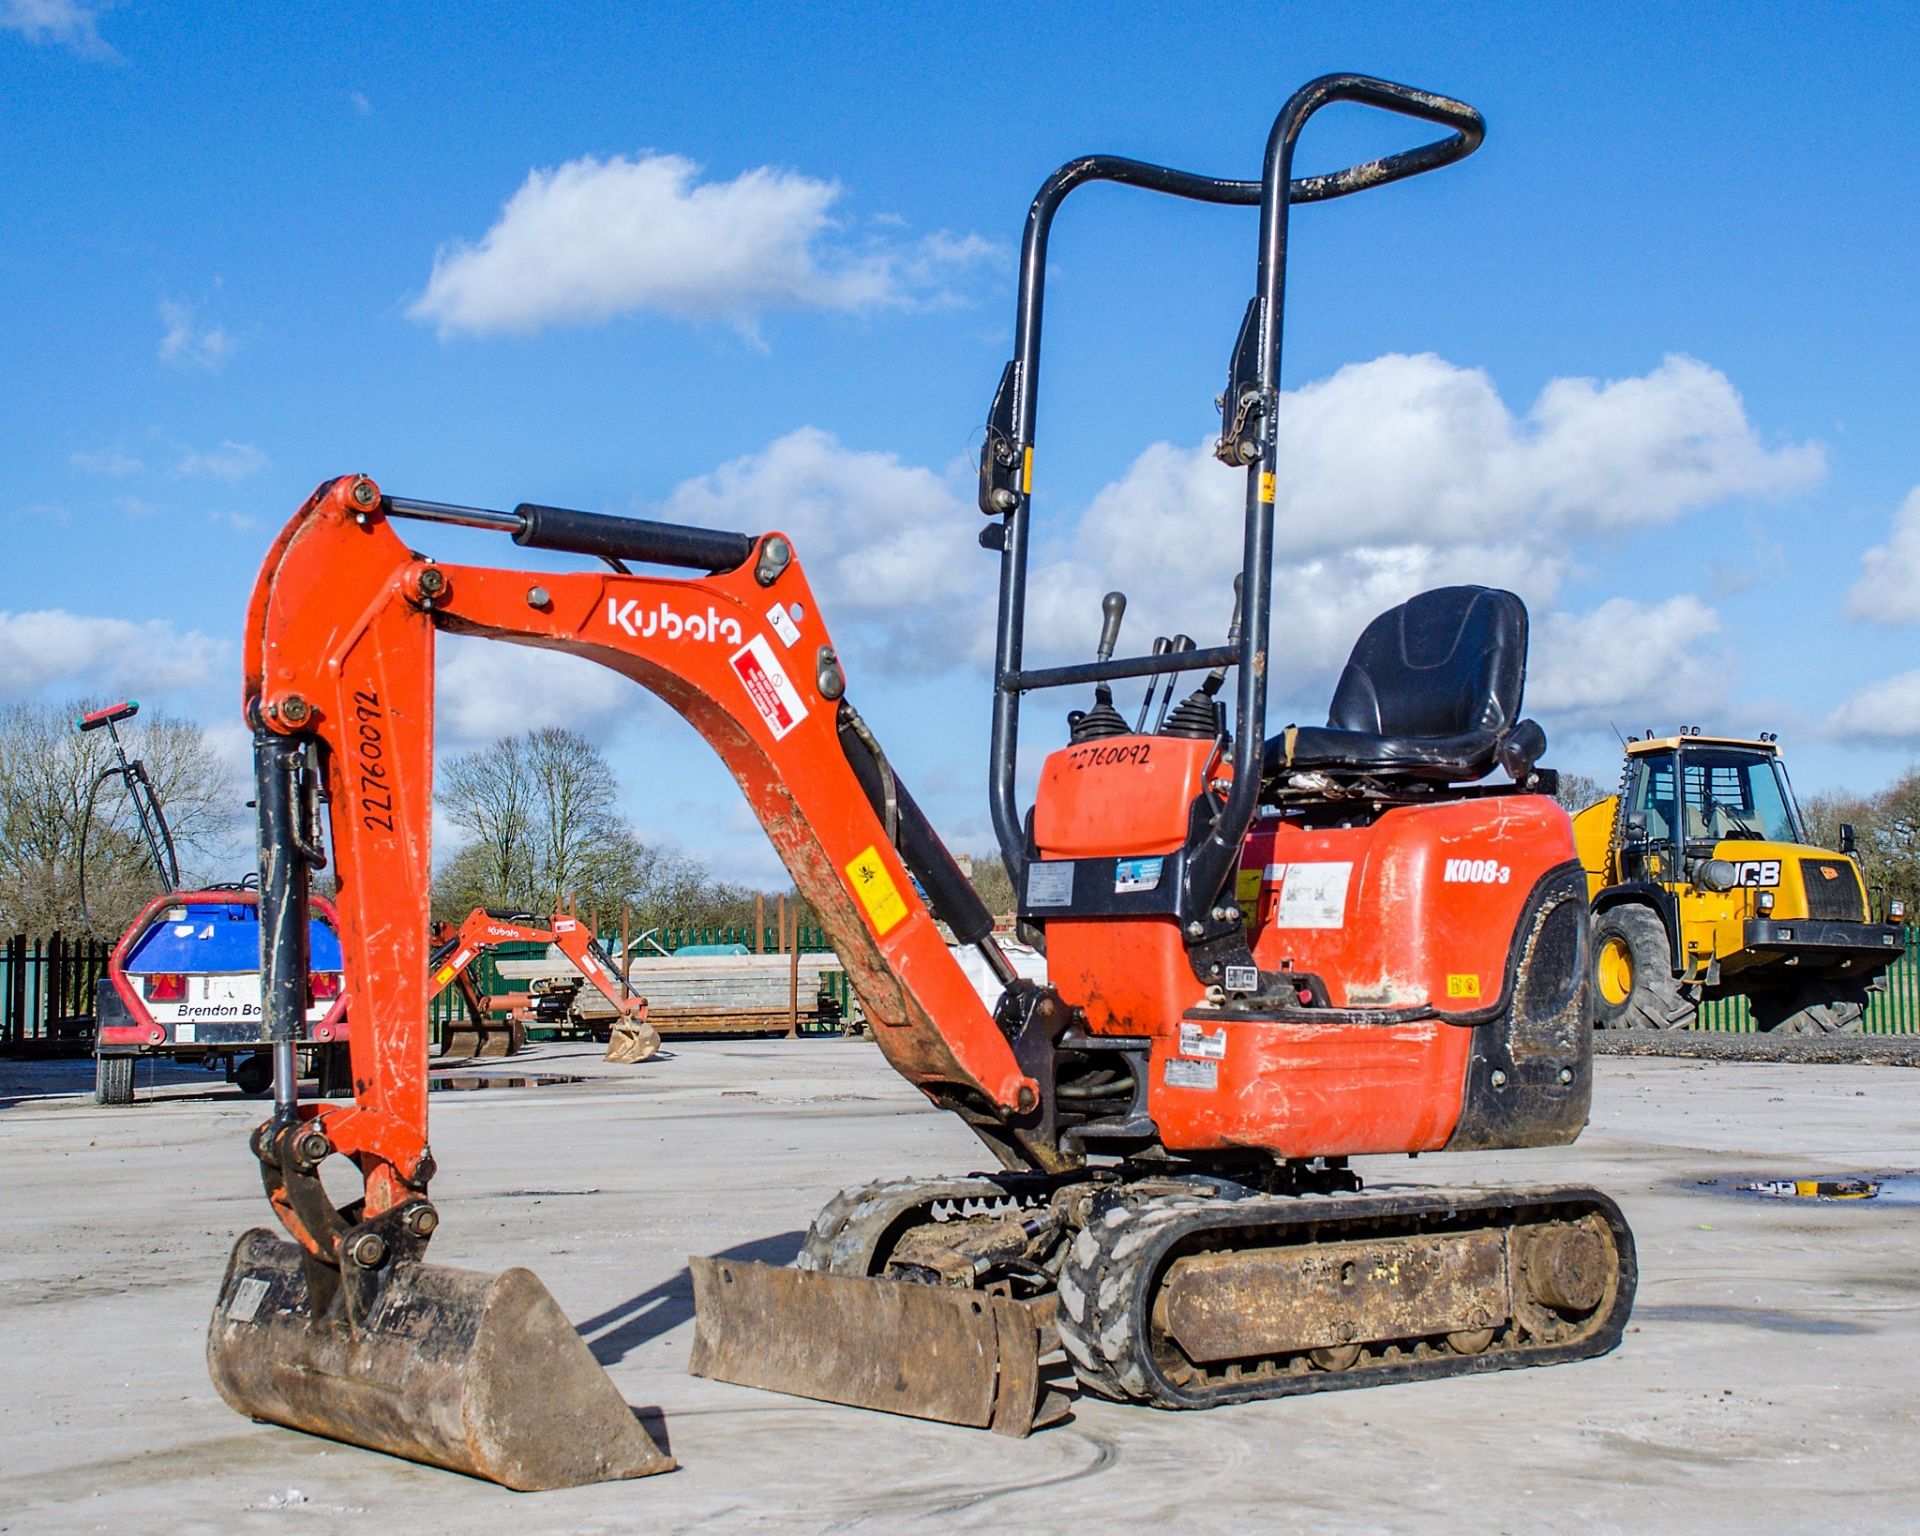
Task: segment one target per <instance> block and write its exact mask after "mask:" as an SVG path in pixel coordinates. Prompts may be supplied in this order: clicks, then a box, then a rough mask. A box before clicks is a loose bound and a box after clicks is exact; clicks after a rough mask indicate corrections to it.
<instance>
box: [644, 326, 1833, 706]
mask: <svg viewBox="0 0 1920 1536" xmlns="http://www.w3.org/2000/svg"><path fill="white" fill-rule="evenodd" d="M1282 420H1283V423H1284V425H1283V428H1282V435H1283V446H1282V455H1281V461H1282V464H1283V465H1284V466H1285V467H1286V468H1285V473H1284V477H1283V489H1282V492H1281V497H1280V501H1279V504H1278V507H1277V523H1278V533H1277V542H1278V545H1279V557H1278V559H1277V561H1276V569H1275V596H1274V609H1273V676H1272V694H1273V698H1274V708H1275V711H1276V714H1277V715H1283V714H1285V713H1286V712H1287V711H1288V710H1289V709H1293V710H1297V711H1298V718H1301V719H1309V718H1315V717H1316V713H1317V711H1319V710H1320V709H1323V708H1324V702H1325V699H1326V697H1327V692H1328V689H1329V687H1330V686H1331V681H1332V678H1333V677H1334V675H1335V674H1336V673H1337V672H1338V669H1339V667H1340V665H1341V663H1342V662H1343V661H1344V659H1345V658H1346V655H1347V653H1348V651H1349V649H1350V648H1351V646H1352V644H1353V641H1354V638H1355V636H1357V635H1358V634H1359V632H1360V630H1361V629H1362V628H1363V627H1364V626H1365V625H1366V623H1367V621H1368V620H1369V619H1371V618H1372V617H1374V615H1376V614H1378V613H1380V612H1382V611H1383V610H1385V609H1386V608H1389V607H1391V606H1392V605H1393V604H1395V603H1398V602H1402V601H1404V600H1405V599H1406V598H1408V597H1410V596H1412V595H1413V594H1414V593H1416V592H1419V591H1423V590H1426V589H1427V588H1430V587H1435V586H1445V585H1451V584H1456V583H1483V584H1487V585H1492V586H1499V587H1506V588H1508V589H1510V590H1512V591H1515V592H1518V593H1519V594H1520V595H1521V596H1522V597H1523V598H1524V599H1526V601H1527V602H1528V604H1529V606H1530V608H1531V609H1532V611H1533V614H1534V624H1535V630H1534V633H1535V644H1536V655H1535V662H1534V673H1533V685H1532V688H1531V691H1530V694H1529V708H1530V709H1538V710H1540V711H1542V712H1543V713H1546V714H1549V715H1550V716H1553V717H1554V718H1555V720H1556V721H1557V722H1559V723H1561V724H1568V723H1600V724H1604V720H1605V718H1606V716H1607V712H1608V711H1611V710H1616V709H1617V710H1620V711H1622V712H1627V713H1645V714H1651V715H1654V716H1657V717H1659V718H1667V717H1670V716H1673V715H1686V714H1706V713H1711V710H1712V707H1713V706H1714V705H1715V704H1717V703H1719V702H1721V701H1723V700H1724V698H1725V696H1726V683H1725V679H1726V678H1727V677H1728V676H1730V675H1731V671H1732V668H1731V665H1730V663H1729V662H1728V659H1727V658H1726V656H1725V655H1724V653H1723V650H1722V649H1721V647H1720V646H1719V645H1718V643H1717V639H1716V637H1717V636H1718V633H1719V623H1720V621H1719V618H1718V616H1717V615H1716V614H1715V612H1714V610H1713V609H1712V608H1711V607H1710V606H1708V604H1707V603H1706V602H1704V601H1703V600H1702V599H1700V598H1698V597H1694V596H1679V597H1671V598H1668V599H1666V600H1665V601H1653V602H1646V601H1628V600H1626V599H1614V600H1612V601H1606V602H1601V603H1600V604H1599V605H1598V606H1597V607H1595V608H1593V609H1592V610H1591V611H1588V612H1585V613H1581V614H1578V615H1576V614H1573V613H1567V612H1562V611H1559V609H1558V607H1557V605H1558V604H1559V603H1560V602H1561V600H1562V597H1563V588H1564V587H1565V585H1566V582H1567V580H1568V577H1569V574H1570V572H1571V571H1572V569H1573V566H1574V562H1575V559H1576V551H1577V549H1578V544H1579V540H1580V538H1581V537H1582V536H1583V535H1586V534H1590V533H1600V534H1608V533H1615V532H1618V531H1620V530H1622V529H1625V528H1631V527H1632V526H1633V525H1635V524H1639V523H1645V522H1652V521H1667V520H1672V519H1674V518H1677V517H1680V516H1682V515H1684V514H1685V513H1686V512H1688V511H1690V510H1693V509H1695V508H1698V507H1702V506H1705V505H1708V504H1711V503H1713V502H1715V501H1718V500H1722V499H1726V498H1730V497H1737V496H1756V495H1773V494H1783V493H1785V492H1787V491H1789V490H1791V489H1793V488H1795V487H1797V486H1800V485H1803V484H1805V483H1806V482H1807V481H1808V480H1810V479H1811V478H1813V477H1815V476H1817V475H1818V474H1819V473H1820V470H1821V456H1820V452H1819V450H1818V449H1817V448H1814V447H1809V446H1788V447H1784V448H1778V449H1771V448H1768V447H1767V446H1765V445H1764V444H1763V443H1762V442H1761V441H1760V439H1759V437H1758V434H1757V433H1756V432H1755V431H1754V429H1753V428H1752V426H1751V424H1750V423H1749V422H1748V421H1747V419H1746V416H1745V413H1744V410H1743V409H1742V407H1741V405H1740V402H1739V396H1738V395H1737V393H1736V392H1735V391H1734V389H1733V387H1732V385H1731V384H1730V383H1729V382H1728V381H1727V379H1726V378H1725V377H1724V376H1723V375H1721V374H1719V373H1717V372H1716V371H1715V370H1713V369H1711V368H1709V367H1707V366H1706V365H1704V364H1702V363H1698V362H1694V361H1692V360H1691V359H1686V358H1669V359H1668V360H1666V361H1665V362H1663V363H1662V364H1661V365H1660V366H1659V367H1658V368H1655V369H1654V370H1652V371H1651V372H1650V373H1648V374H1647V375H1645V376H1643V377H1640V378H1635V379H1627V380H1622V381H1617V382H1613V383H1609V384H1605V385H1599V384H1594V383H1592V382H1591V381H1586V380H1557V381H1555V382H1554V383H1552V384H1550V385H1549V386H1548V387H1547V388H1546V389H1545V390H1544V391H1542V393H1541V396H1540V399H1539V401H1538V402H1536V403H1535V405H1534V406H1533V408H1532V409H1531V410H1530V411H1528V412H1527V413H1526V414H1525V415H1524V416H1516V415H1515V413H1514V412H1512V411H1511V410H1509V409H1508V407H1507V406H1506V405H1505V403H1504V402H1503V401H1502V400H1501V399H1500V397H1499V395H1498V393H1497V392H1496V391H1495V390H1494V388H1493V386H1492V384H1491V382H1490V381H1489V380H1488V378H1487V377H1486V375H1485V374H1483V373H1481V372H1478V371H1474V370H1468V369H1462V368H1456V367H1453V366H1452V365H1450V364H1448V363H1446V362H1444V361H1443V360H1441V359H1439V358H1436V357H1431V356H1427V357H1417V358H1415V357H1400V356H1389V357H1383V358H1380V359H1377V360H1376V361H1374V362H1372V363H1367V364H1359V365H1355V366H1352V367H1349V368H1344V369H1342V370H1341V371H1340V372H1339V373H1337V374H1335V375H1333V376H1332V377H1331V378H1329V379H1325V380H1321V381H1318V382H1315V383H1312V384H1308V385H1305V386H1303V387H1302V388H1301V389H1299V390H1297V391H1294V392H1292V393H1290V394H1289V395H1288V396H1287V398H1286V400H1285V402H1284V404H1283V409H1282ZM1244 485H1245V478H1244V475H1243V473H1241V472H1237V471H1233V470H1229V469H1227V468H1225V467H1223V466H1221V465H1220V464H1218V463H1217V462H1215V461H1214V459H1213V458H1212V456H1211V453H1210V451H1209V448H1208V447H1206V446H1202V447H1200V448H1196V449H1180V448H1175V447H1173V446H1171V445H1169V444H1166V443H1158V444H1154V445H1153V446H1151V447H1149V448H1148V449H1146V450H1145V451H1144V452H1142V453H1141V454H1140V455H1139V456H1138V457H1137V458H1136V459H1135V460H1134V462H1133V464H1132V465H1131V466H1130V467H1129V468H1128V469H1127V471H1126V472H1125V473H1124V474H1123V475H1122V476H1121V477H1120V478H1119V479H1118V480H1116V481H1115V482H1113V483H1112V484H1110V485H1108V486H1107V487H1106V488H1105V489H1104V490H1102V491H1101V492H1100V493H1099V494H1098V495H1096V496H1095V497H1094V499H1093V501H1092V502H1091V503H1090V505H1089V506H1088V507H1087V509H1086V511H1085V512H1084V514H1083V515H1082V516H1081V517H1080V518H1079V519H1078V521H1077V523H1073V522H1069V523H1067V524H1066V526H1064V527H1062V528H1061V529H1060V531H1059V532H1058V533H1057V534H1056V535H1054V536H1052V537H1048V533H1049V530H1048V527H1047V517H1046V508H1045V507H1044V505H1043V507H1042V509H1041V515H1040V519H1039V523H1038V528H1037V535H1036V547H1035V551H1034V555H1033V559H1032V562H1031V569H1030V577H1029V608H1028V624H1027V635H1028V655H1027V660H1028V662H1029V664H1034V665H1041V664H1046V663H1047V662H1050V661H1056V660H1065V659H1070V658H1079V657H1084V656H1086V655H1088V654H1089V653H1090V652H1091V651H1092V649H1093V645H1094V641H1095V639H1096V637H1097V635H1098V633H1099V628H1100V598H1101V595H1102V594H1103V593H1104V592H1106V591H1107V590H1109V589H1110V588H1114V587H1119V588H1122V589H1124V590H1125V591H1126V592H1127V594H1128V596H1129V599H1130V606H1129V611H1128V617H1127V624H1126V632H1125V636H1124V638H1123V641H1122V645H1123V647H1124V648H1125V649H1128V650H1133V651H1144V650H1145V649H1147V647H1148V645H1149V643H1150V641H1151V639H1152V637H1153V636H1154V635H1155V634H1172V633H1175V632H1185V633H1187V634H1189V635H1192V636H1193V637H1194V638H1195V639H1196V640H1197V641H1198V643H1200V644H1201V645H1213V644H1218V643H1219V642H1220V641H1221V640H1222V639H1224V637H1225V635H1224V632H1225V627H1226V620H1227V614H1228V610H1229V607H1230V603H1231V598H1230V595H1229V594H1230V584H1231V581H1232V577H1233V574H1234V573H1235V571H1236V570H1237V569H1238V567H1239V561H1240V535H1239V529H1240V515H1241V497H1242V496H1243V494H1244ZM970 489H971V486H970V484H969V485H968V486H966V487H960V486H959V485H958V484H957V481H956V480H955V479H950V478H948V477H945V476H942V475H940V474H937V473H935V472H934V471H932V470H929V469H925V468H920V467H917V466H914V465H910V464H906V463H903V462H901V461H900V460H899V459H898V458H896V457H895V456H893V455H890V454H882V453H868V452H860V451H856V450H853V449H849V448H847V447H845V446H843V445H842V444H841V443H839V442H838V441H837V440H836V439H834V438H833V437H832V436H830V435H828V434H827V433H824V432H821V431H818V430H816V429H812V428H807V429H803V430H801V431H797V432H793V433H790V434H788V435H787V436H786V437H783V438H781V439H779V440H778V441H776V442H774V443H772V444H770V445H769V446H768V447H767V448H765V449H763V450H762V451H760V452H759V453H756V454H751V455H748V456H747V457H745V458H742V459H738V460H735V461H734V462H732V463H730V464H727V465H724V466H722V467H721V468H720V469H718V470H716V471H714V472H713V473H712V474H709V475H705V476H702V477H700V478H698V479H696V480H692V481H688V482H687V483H685V484H683V485H682V486H680V487H679V488H678V489H677V490H675V491H674V493H673V494H672V495H671V496H670V497H669V498H668V499H667V501H666V503H665V505H664V506H663V507H661V508H659V509H658V512H659V515H660V516H663V517H666V518H668V519H671V520H673V521H680V522H689V523H695V524H702V525H705V526H710V527H728V528H738V529H741V530H743V531H745V532H749V533H761V532H764V531H767V530H769V529H772V528H780V529H783V530H784V531H786V532H787V533H789V534H791V535H792V536H793V538H794V541H795V544H796V547H797V548H798V550H799V552H800V555H801V558H802V561H803V562H804V564H805V566H806V569H807V571H808V574H809V577H810V579H811V580H812V581H813V583H814V586H815V589H816V591H817V592H818V593H819V596H820V600H821V603H822V605H823V607H824V609H825V614H826V619H827V623H828V625H829V626H830V627H831V628H832V630H833V632H834V633H835V635H836V637H837V638H838V642H839V643H840V645H841V647H842V649H843V651H845V652H846V654H847V658H848V662H849V667H850V669H851V671H852V674H853V676H854V677H855V679H856V680H857V678H858V677H859V676H860V675H861V674H862V673H863V672H873V671H881V672H892V673H901V674H909V675H911V674H916V673H917V674H923V675H924V674H930V673H937V672H940V671H944V670H947V669H950V668H952V667H955V666H964V667H971V668H977V667H981V666H984V665H985V664H986V662H987V660H988V658H989V656H990V653H991V647H992V642H993V606H994V600H993V592H994V584H995V579H996V575H997V569H998V567H997V562H996V561H995V560H994V559H993V558H992V557H991V556H989V555H987V554H985V553H983V552H982V551H981V550H980V549H979V548H978V546H977V544H976V542H975V535H976V533H977V530H978V528H979V526H980V521H981V520H980V519H979V518H978V517H977V516H976V515H975V514H974V512H973V510H972V506H971V498H970V496H969V495H967V494H966V493H967V491H969V490H970ZM1136 686H1137V685H1136ZM1129 691H1133V690H1129Z"/></svg>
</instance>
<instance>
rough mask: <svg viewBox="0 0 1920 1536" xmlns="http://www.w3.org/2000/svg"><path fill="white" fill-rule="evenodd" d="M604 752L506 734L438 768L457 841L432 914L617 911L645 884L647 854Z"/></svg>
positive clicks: (566, 734)
mask: <svg viewBox="0 0 1920 1536" xmlns="http://www.w3.org/2000/svg"><path fill="white" fill-rule="evenodd" d="M618 794H619V783H618V780H617V779H616V778H615V776H614V772H613V766H612V764H610V763H609V762H608V761H607V759H606V756H605V754H604V753H602V752H601V751H600V749H599V748H598V747H596V746H594V745H593V743H592V742H590V741H588V740H587V739H586V738H585V737H584V736H582V735H580V734H579V733H578V732H576V731H568V730H562V729H555V728H549V729H546V730H539V731H533V732H531V733H529V734H528V735H526V736H507V737H503V738H502V739H501V740H499V741H496V742H495V743H493V745H492V746H490V747H484V748H482V749H481V750H480V751H478V752H471V753H468V754H467V755H466V756H464V757H458V758H455V759H454V760H453V761H452V762H450V763H448V764H447V765H446V767H445V768H444V769H443V770H442V771H441V775H440V788H439V800H440V804H441V806H442V807H443V808H444V809H445V811H446V813H447V816H448V818H449V819H450V820H451V821H452V822H453V824H454V825H455V826H457V827H458V828H460V830H461V831H462V832H464V833H466V834H467V839H468V840H467V841H466V843H465V844H464V845H463V846H462V847H461V848H460V849H459V851H458V852H457V853H456V854H455V855H454V857H453V858H452V859H450V860H449V861H448V862H447V864H446V865H445V866H444V867H443V869H442V871H441V873H440V876H439V878H438V879H437V880H436V881H435V891H434V898H435V899H434V909H435V911H436V913H438V914H439V915H441V916H444V917H457V916H459V915H460V914H461V913H463V912H465V911H467V910H470V909H471V908H472V907H474V906H497V907H517V908H522V909H524V910H526V911H530V912H541V913H547V912H554V911H558V910H560V909H561V908H563V907H565V906H567V905H568V904H569V903H572V904H575V905H577V906H579V907H580V908H582V909H583V910H597V911H600V912H603V913H605V912H617V911H618V910H619V909H620V907H621V905H622V904H623V903H628V902H631V901H633V900H634V898H635V896H636V893H637V892H639V891H640V890H641V889H642V887H643V886H644V884H645V881H646V870H647V859H648V851H647V850H646V849H644V848H643V847H642V846H641V844H640V841H639V839H638V838H636V837H635V836H634V835H633V831H632V829H631V828H629V827H628V826H627V825H626V823H625V822H624V821H623V820H622V819H621V817H620V814H619V810H618V807H617V804H616V801H617V799H618Z"/></svg>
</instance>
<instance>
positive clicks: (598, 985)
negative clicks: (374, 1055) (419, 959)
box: [429, 907, 660, 1061]
mask: <svg viewBox="0 0 1920 1536" xmlns="http://www.w3.org/2000/svg"><path fill="white" fill-rule="evenodd" d="M432 942H433V952H432V955H431V958H430V960H429V964H430V965H431V967H432V970H433V984H432V990H433V991H434V992H439V991H440V990H442V989H443V988H444V987H446V986H447V985H449V984H452V985H453V986H454V987H455V988H456V989H457V990H458V992H459V994H460V1000H461V1002H462V1004H463V1005H464V1007H465V1009H466V1014H467V1022H466V1025H465V1026H464V1027H462V1026H459V1025H455V1026H453V1027H452V1028H451V1029H449V1030H448V1032H447V1037H446V1039H445V1041H444V1042H443V1045H442V1053H443V1054H444V1055H446V1056H511V1055H514V1054H516V1053H517V1052H519V1051H520V1049H521V1048H522V1047H523V1046H524V1045H525V1044H526V1041H527V1018H526V1015H525V1014H524V1013H523V1012H522V1010H521V1007H520V1004H521V1002H522V1001H523V999H520V998H513V999H492V998H487V997H484V996H482V995H481V992H480V989H479V987H478V986H477V985H475V983H474V979H473V972H472V966H473V963H474V962H475V961H476V960H478V959H479V958H480V956H481V955H483V954H485V953H486V952H487V951H488V950H490V949H493V948H496V947H497V946H499V945H501V944H551V945H552V946H554V947H555V948H556V949H558V950H559V951H560V952H561V953H562V954H563V955H565V956H566V957H567V959H569V960H570V961H572V962H573V967H574V969H575V970H577V971H578V972H579V973H580V975H581V977H582V978H583V979H584V980H586V981H588V982H590V983H592V985H593V988H594V990H595V991H597V992H598V993H599V994H600V995H601V996H602V997H604V998H605V999H606V1000H607V1001H608V1002H609V1003H611V1004H612V1005H613V1009H614V1017H615V1019H616V1021H617V1022H616V1023H615V1025H614V1026H613V1028H612V1030H611V1031H610V1034H612V1035H614V1036H622V1037H626V1036H631V1037H632V1043H631V1044H629V1045H628V1046H627V1047H626V1055H625V1056H624V1058H623V1059H626V1060H629V1061H645V1060H646V1059H647V1058H648V1057H650V1056H652V1055H653V1054H654V1052H656V1051H657V1050H659V1049H660V1036H659V1035H658V1034H657V1033H656V1032H655V1031H654V1030H653V1028H652V1026H651V1025H649V1024H648V1023H647V1000H646V999H645V998H644V997H635V996H634V995H633V992H632V990H631V989H630V988H629V987H628V986H627V984H626V982H625V980H624V979H623V978H622V977H620V976H619V975H617V974H616V973H615V971H614V966H613V961H612V959H611V958H610V957H609V956H608V955H607V953H606V952H605V951H604V950H603V949H601V947H600V944H599V942H598V941H597V940H596V939H595V938H594V936H593V934H592V933H591V932H590V931H589V929H588V927H587V925H586V924H585V923H583V922H581V921H580V919H579V918H577V917H574V916H572V915H571V914H570V913H565V912H556V913H555V914H554V915H553V916H552V918H550V919H549V920H548V921H547V922H545V923H541V922H540V921H539V919H538V918H536V917H535V916H534V915H533V914H532V913H530V912H515V911H511V910H508V909H502V908H495V907H475V908H474V909H473V911H471V912H470V913H468V914H467V916H466V918H465V919H464V920H463V921H462V922H461V924H460V926H459V927H458V928H455V927H454V926H453V925H452V924H451V923H436V924H435V925H434V928H433V935H432ZM502 1002H506V1003H507V1004H508V1007H507V1008H506V1010H505V1018H504V1020H500V1018H499V1013H500V1009H499V1004H500V1003H502Z"/></svg>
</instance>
